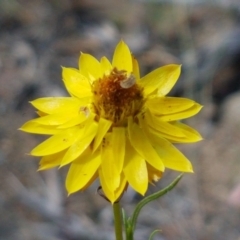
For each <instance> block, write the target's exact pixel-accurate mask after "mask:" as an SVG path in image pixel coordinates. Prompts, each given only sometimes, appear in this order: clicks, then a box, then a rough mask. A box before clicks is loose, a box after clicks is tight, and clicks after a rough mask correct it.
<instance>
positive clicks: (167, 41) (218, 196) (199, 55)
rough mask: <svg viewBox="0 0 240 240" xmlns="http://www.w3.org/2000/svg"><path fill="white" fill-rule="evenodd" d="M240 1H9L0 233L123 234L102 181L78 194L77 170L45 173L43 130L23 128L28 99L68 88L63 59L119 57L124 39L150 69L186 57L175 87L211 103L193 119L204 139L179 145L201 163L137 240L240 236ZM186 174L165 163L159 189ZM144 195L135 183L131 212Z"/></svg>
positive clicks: (38, 239) (158, 206) (18, 237)
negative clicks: (73, 174)
mask: <svg viewBox="0 0 240 240" xmlns="http://www.w3.org/2000/svg"><path fill="white" fill-rule="evenodd" d="M239 22H240V2H239V0H215V1H214V0H211V1H210V0H205V1H204V0H181V1H180V0H132V1H127V0H112V1H111V0H101V1H97V0H58V1H57V0H34V1H30V0H0V216H1V217H0V240H80V239H83V240H84V239H86V240H92V239H98V240H113V239H114V234H113V219H112V210H111V206H110V204H109V203H108V202H106V201H105V200H104V199H102V198H101V197H100V196H99V195H98V194H97V193H96V189H97V187H98V186H99V184H98V183H97V182H96V183H95V184H93V186H91V187H90V188H89V189H88V190H86V191H85V192H80V193H76V194H73V195H71V196H70V197H67V193H66V190H65V187H64V180H65V176H66V172H67V169H68V167H65V168H63V169H60V170H56V169H53V170H49V171H45V172H37V168H38V162H39V159H37V158H35V159H34V158H32V157H30V156H28V155H27V154H26V153H27V152H29V151H30V150H31V149H32V148H33V147H34V146H36V145H37V144H38V143H39V142H40V141H42V140H43V139H44V138H43V137H41V136H34V135H29V134H25V133H22V132H20V131H17V129H18V128H19V127H20V126H21V125H22V124H23V123H24V122H25V121H27V120H29V119H31V118H33V117H35V112H34V109H33V108H32V107H31V106H30V104H29V103H28V101H30V100H33V99H36V98H38V97H43V96H65V95H66V92H65V90H64V87H63V83H62V80H61V79H62V78H61V66H66V67H77V65H78V57H79V53H80V52H85V53H90V54H93V55H94V56H96V57H97V58H100V57H101V56H103V55H105V56H107V57H108V58H111V57H112V53H113V51H114V48H115V45H116V44H117V43H118V42H119V40H120V39H123V40H124V41H126V42H127V44H128V45H129V46H130V48H131V50H132V52H133V53H134V55H135V56H136V58H137V59H138V60H139V63H140V67H141V75H145V74H146V73H148V72H149V71H151V70H153V69H155V68H157V67H159V66H162V65H165V64H169V63H177V64H182V75H181V78H180V80H179V81H178V83H177V85H176V86H175V88H174V89H173V91H172V92H171V95H174V96H184V97H189V98H192V99H194V100H196V101H198V102H200V103H201V104H203V105H204V108H203V110H202V111H201V113H200V114H199V115H198V116H196V117H194V118H192V119H190V120H188V122H187V123H188V124H189V125H191V126H193V127H194V128H196V129H198V130H199V131H200V132H201V134H202V135H203V137H204V141H202V142H200V143H197V144H189V145H179V146H178V147H179V148H180V149H181V150H182V151H183V152H184V153H185V154H186V155H187V156H188V158H189V159H191V161H192V162H193V166H194V171H195V173H194V174H186V175H185V176H184V178H183V179H182V180H181V181H180V183H179V184H178V186H177V187H176V188H175V189H174V190H173V191H172V192H170V193H168V194H167V195H166V196H164V197H163V198H161V199H159V200H157V201H155V202H152V203H151V204H149V205H148V206H146V207H145V208H144V209H143V211H142V213H141V214H140V219H139V223H138V226H137V231H136V234H135V239H137V240H146V239H148V236H149V234H150V233H151V232H152V231H153V230H154V229H161V232H160V233H157V234H156V236H155V237H154V239H155V240H179V239H183V240H216V239H218V240H226V239H236V240H239V239H240V91H239V90H240V25H239ZM176 176H177V173H175V172H172V171H166V173H165V175H164V177H163V179H162V180H161V181H159V182H158V183H157V184H156V186H155V187H154V186H153V187H152V186H151V187H150V189H149V191H148V194H150V193H151V192H155V191H156V190H158V189H161V188H163V187H165V186H166V185H167V184H169V183H170V182H171V181H172V180H173V179H174V178H175V177H176ZM140 199H141V196H139V195H136V194H135V193H134V192H132V191H131V189H129V190H128V192H127V193H126V194H125V196H124V198H123V200H122V205H123V206H124V208H125V209H126V210H127V213H128V214H129V215H130V213H131V212H132V210H133V207H134V206H135V205H136V203H137V202H138V201H139V200H140Z"/></svg>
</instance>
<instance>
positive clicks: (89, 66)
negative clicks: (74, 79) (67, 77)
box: [79, 53, 103, 82]
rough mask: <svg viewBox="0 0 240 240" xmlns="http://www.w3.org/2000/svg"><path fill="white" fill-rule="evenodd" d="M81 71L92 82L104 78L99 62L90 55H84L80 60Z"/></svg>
mask: <svg viewBox="0 0 240 240" xmlns="http://www.w3.org/2000/svg"><path fill="white" fill-rule="evenodd" d="M79 69H80V70H79V71H80V73H81V74H82V75H84V76H85V77H86V78H89V79H90V80H91V82H93V81H94V80H96V79H99V78H101V77H102V76H103V73H102V69H101V65H100V63H99V61H98V60H97V59H96V58H95V57H93V56H92V55H90V54H85V53H82V54H81V55H80V58H79Z"/></svg>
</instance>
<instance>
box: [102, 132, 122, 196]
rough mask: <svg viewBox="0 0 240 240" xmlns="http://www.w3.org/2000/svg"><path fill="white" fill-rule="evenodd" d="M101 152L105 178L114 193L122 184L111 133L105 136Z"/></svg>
mask: <svg viewBox="0 0 240 240" xmlns="http://www.w3.org/2000/svg"><path fill="white" fill-rule="evenodd" d="M101 151H102V152H101V158H102V172H103V177H104V178H105V180H106V184H107V186H108V188H109V190H110V191H111V192H114V191H115V190H116V189H117V187H118V186H119V184H120V174H119V172H118V170H117V167H116V160H115V153H114V152H113V145H112V134H111V133H108V134H106V135H105V137H104V139H103V141H102V146H101Z"/></svg>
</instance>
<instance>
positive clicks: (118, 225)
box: [113, 202, 123, 240]
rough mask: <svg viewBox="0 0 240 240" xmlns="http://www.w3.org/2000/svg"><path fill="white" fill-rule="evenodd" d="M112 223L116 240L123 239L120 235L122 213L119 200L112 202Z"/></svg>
mask: <svg viewBox="0 0 240 240" xmlns="http://www.w3.org/2000/svg"><path fill="white" fill-rule="evenodd" d="M113 214H114V225H115V236H116V240H123V237H122V214H121V209H120V204H119V202H116V203H114V204H113Z"/></svg>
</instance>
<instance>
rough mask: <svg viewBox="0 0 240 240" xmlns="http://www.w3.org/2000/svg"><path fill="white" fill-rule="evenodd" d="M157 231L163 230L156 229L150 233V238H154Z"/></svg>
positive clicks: (151, 239)
mask: <svg viewBox="0 0 240 240" xmlns="http://www.w3.org/2000/svg"><path fill="white" fill-rule="evenodd" d="M157 232H161V230H159V229H156V230H154V231H153V232H152V233H151V234H150V236H149V239H148V240H153V237H154V235H155V234H156V233H157Z"/></svg>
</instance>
